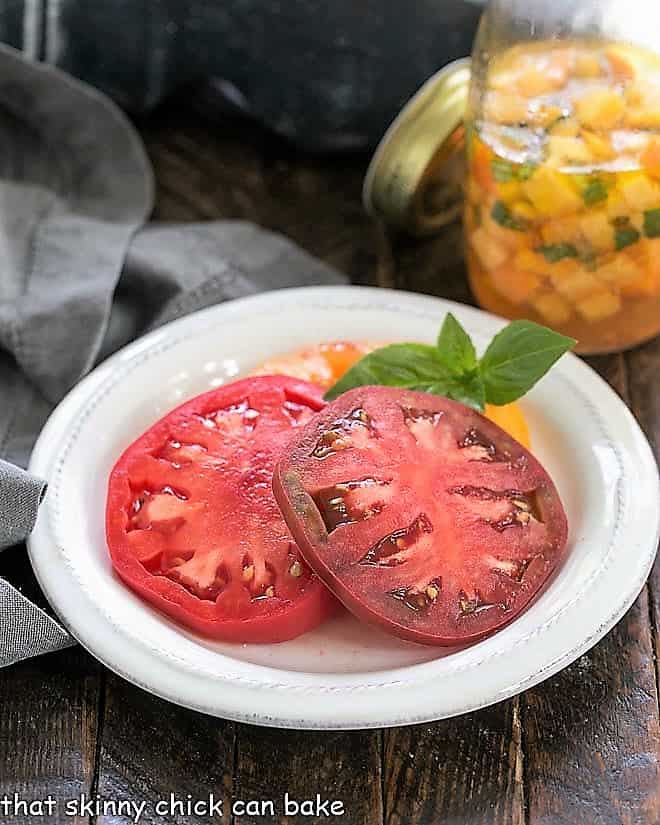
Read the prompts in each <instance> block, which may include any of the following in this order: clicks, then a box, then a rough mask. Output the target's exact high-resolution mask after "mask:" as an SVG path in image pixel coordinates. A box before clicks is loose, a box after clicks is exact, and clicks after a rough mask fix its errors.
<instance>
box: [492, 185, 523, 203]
mask: <svg viewBox="0 0 660 825" xmlns="http://www.w3.org/2000/svg"><path fill="white" fill-rule="evenodd" d="M496 189H497V197H498V199H499V200H501V201H504V203H507V204H508V203H512V202H513V201H515V200H518V199H519V198H520V184H519V183H518V181H517V180H509V181H505V182H504V183H498V184H497V187H496Z"/></svg>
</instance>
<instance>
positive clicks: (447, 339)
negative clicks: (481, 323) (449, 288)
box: [438, 312, 477, 373]
mask: <svg viewBox="0 0 660 825" xmlns="http://www.w3.org/2000/svg"><path fill="white" fill-rule="evenodd" d="M438 352H439V354H440V358H441V360H442V361H443V363H444V364H445V366H446V367H447V368H448V369H449V370H451V371H452V372H455V373H468V372H471V371H473V370H476V368H477V353H476V350H475V349H474V344H473V343H472V339H471V338H470V336H469V335H468V334H467V332H466V331H465V330H464V329H463V327H462V326H461V324H460V323H459V322H458V321H457V320H456V318H454V316H453V315H452V314H451V312H448V313H447V314H446V315H445V320H444V321H443V323H442V327H441V329H440V334H439V335H438Z"/></svg>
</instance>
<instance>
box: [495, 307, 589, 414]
mask: <svg viewBox="0 0 660 825" xmlns="http://www.w3.org/2000/svg"><path fill="white" fill-rule="evenodd" d="M575 343H576V342H575V341H574V340H573V339H572V338H567V337H566V336H565V335H560V334H559V333H558V332H553V331H552V330H551V329H548V328H547V327H543V326H541V325H540V324H535V323H533V322H532V321H512V322H511V323H510V324H509V325H508V326H506V327H505V328H504V329H503V330H502V331H501V332H499V333H498V334H497V335H496V336H495V337H494V338H493V340H492V341H491V342H490V344H489V346H488V349H487V350H486V352H485V353H484V355H483V357H482V358H481V361H480V362H479V369H480V372H481V378H482V380H483V382H484V387H485V390H486V401H488V402H490V403H491V404H509V403H511V402H512V401H515V400H516V399H518V398H520V397H521V396H523V395H524V394H525V393H526V392H527V391H528V390H530V389H531V388H532V387H533V386H534V384H536V382H537V381H538V380H539V379H540V378H541V377H542V376H543V375H545V373H546V372H547V371H548V370H549V369H550V367H551V366H552V365H553V364H554V363H555V361H557V359H558V358H560V357H561V356H562V355H563V354H564V353H565V352H567V351H568V350H569V349H571V348H572V347H573V346H574V345H575Z"/></svg>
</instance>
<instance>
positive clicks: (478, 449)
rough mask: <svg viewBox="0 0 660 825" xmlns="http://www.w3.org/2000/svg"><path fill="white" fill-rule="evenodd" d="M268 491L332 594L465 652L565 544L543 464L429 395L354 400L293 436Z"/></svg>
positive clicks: (367, 393) (403, 629) (513, 608)
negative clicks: (270, 490)
mask: <svg viewBox="0 0 660 825" xmlns="http://www.w3.org/2000/svg"><path fill="white" fill-rule="evenodd" d="M273 484H274V491H275V497H276V499H277V501H278V503H279V505H280V507H281V509H282V512H283V514H284V517H285V520H286V522H287V524H288V526H289V528H290V529H291V532H292V534H293V536H294V537H295V539H296V541H297V542H298V545H299V546H300V548H301V550H302V552H303V555H304V556H305V558H306V560H307V562H308V563H309V564H310V566H311V567H312V569H313V570H314V571H315V572H316V573H317V574H318V575H319V576H320V577H321V578H322V579H323V580H324V581H325V583H326V584H327V585H328V587H329V588H330V589H331V590H332V591H333V592H334V593H335V595H337V596H338V597H339V598H340V599H341V601H342V602H343V603H344V604H345V605H346V607H348V608H349V610H351V611H352V612H353V613H354V614H355V615H356V616H358V617H360V618H362V619H364V620H367V621H371V622H375V623H376V624H379V625H381V626H382V627H383V628H384V629H386V630H388V631H390V632H392V633H394V634H396V635H398V636H401V637H403V638H406V639H410V640H412V641H417V642H422V643H427V644H437V645H455V644H462V643H466V642H470V641H474V640H476V639H479V638H481V637H483V636H485V635H487V634H489V633H491V632H493V631H495V630H496V629H498V628H499V627H501V626H502V625H504V624H506V623H508V622H510V621H511V620H512V619H513V618H515V617H516V616H517V615H518V614H519V613H520V611H521V610H523V608H524V607H525V606H526V605H527V604H528V603H529V601H530V600H531V599H532V598H533V596H534V595H535V594H536V593H538V591H539V590H540V588H541V587H542V586H543V584H544V583H545V582H546V581H547V579H548V577H549V576H550V575H551V573H552V572H553V570H554V569H555V567H556V566H557V564H558V562H559V560H560V559H561V556H562V553H563V550H564V547H565V544H566V538H567V523H566V516H565V514H564V510H563V507H562V504H561V501H560V499H559V495H558V493H557V490H556V489H555V486H554V484H553V483H552V480H551V479H550V477H549V476H548V474H547V472H546V471H545V470H544V469H543V467H542V466H541V465H540V464H539V462H538V461H537V460H536V459H535V458H534V457H533V456H532V455H531V454H530V453H529V452H528V451H527V450H526V449H525V448H524V447H522V446H521V445H520V444H519V443H518V442H517V441H515V440H514V439H513V438H511V436H509V435H508V434H507V433H505V432H504V431H503V430H502V429H500V427H498V426H497V425H496V424H494V423H493V422H492V421H489V420H488V419H487V418H485V417H484V416H482V415H480V414H479V413H477V412H476V411H474V410H472V409H470V408H468V407H465V406H464V405H462V404H459V403H456V402H454V401H450V400H448V399H446V398H440V397H438V396H432V395H429V394H426V393H419V392H411V391H407V390H401V389H396V388H390V387H359V388H357V389H354V390H351V391H349V392H347V393H345V394H344V395H342V396H341V397H340V398H338V399H337V400H336V401H334V402H333V403H331V404H329V405H328V406H327V407H326V408H325V409H324V410H323V411H322V412H321V413H320V414H319V415H317V416H316V417H315V418H314V419H313V420H312V421H310V422H309V423H308V424H307V425H306V426H305V427H304V428H303V429H302V430H300V431H299V432H298V433H297V435H296V440H295V443H294V444H292V445H290V448H289V450H288V451H287V454H286V455H285V456H283V458H282V459H281V460H280V462H279V464H278V466H277V468H276V470H275V474H274V477H273Z"/></svg>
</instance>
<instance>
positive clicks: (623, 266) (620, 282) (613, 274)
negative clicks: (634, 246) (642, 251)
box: [596, 252, 642, 287]
mask: <svg viewBox="0 0 660 825" xmlns="http://www.w3.org/2000/svg"><path fill="white" fill-rule="evenodd" d="M641 272H642V270H641V268H640V266H639V264H637V263H636V262H635V261H634V260H633V259H632V257H631V256H630V255H626V253H625V252H620V253H619V254H618V255H616V256H615V257H614V258H612V260H611V261H608V262H607V263H605V264H603V265H602V266H599V267H598V269H597V270H596V275H597V276H598V278H599V279H600V280H601V281H606V282H607V283H608V284H612V285H614V286H618V287H622V286H624V285H625V284H628V283H632V282H633V281H636V280H637V279H638V278H639V277H640V275H641Z"/></svg>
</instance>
